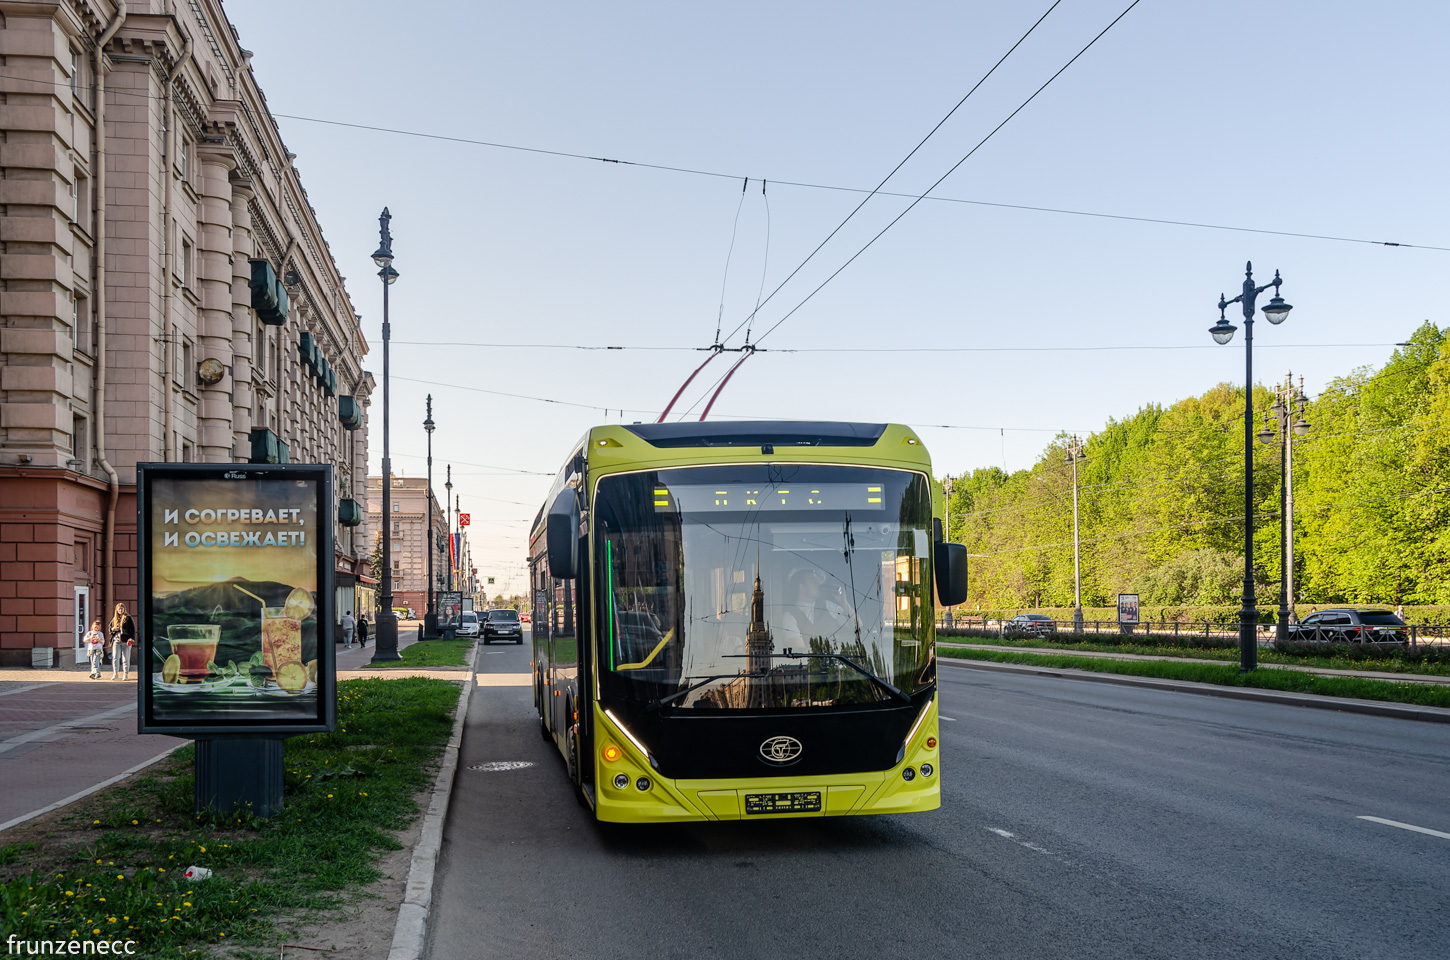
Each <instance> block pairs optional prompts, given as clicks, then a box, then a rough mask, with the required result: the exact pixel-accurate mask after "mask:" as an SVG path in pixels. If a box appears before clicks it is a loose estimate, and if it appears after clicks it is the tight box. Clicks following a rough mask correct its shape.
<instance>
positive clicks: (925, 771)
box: [921, 763, 933, 777]
mask: <svg viewBox="0 0 1450 960" xmlns="http://www.w3.org/2000/svg"><path fill="white" fill-rule="evenodd" d="M932 772H933V771H932V766H931V764H929V763H923V764H922V765H921V775H922V776H923V777H929V776H931V775H932Z"/></svg>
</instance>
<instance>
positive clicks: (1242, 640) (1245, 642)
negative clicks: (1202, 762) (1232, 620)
mask: <svg viewBox="0 0 1450 960" xmlns="http://www.w3.org/2000/svg"><path fill="white" fill-rule="evenodd" d="M1283 282H1284V281H1283V280H1281V279H1280V278H1279V271H1277V270H1275V271H1274V279H1273V280H1272V281H1270V282H1269V283H1266V284H1264V285H1263V286H1254V265H1253V263H1252V262H1250V263H1248V264H1246V265H1245V267H1244V285H1243V292H1242V293H1240V294H1239V295H1238V296H1236V297H1234V298H1233V299H1232V300H1225V299H1224V298H1223V294H1219V295H1218V323H1215V324H1214V325H1213V326H1212V327H1209V329H1208V332H1209V333H1210V334H1212V335H1213V339H1214V342H1215V343H1228V342H1229V341H1230V340H1232V339H1233V337H1234V331H1236V330H1237V329H1238V327H1235V326H1234V325H1233V324H1231V323H1229V322H1228V320H1227V319H1225V318H1224V310H1226V309H1228V306H1229V304H1233V303H1242V304H1243V306H1244V598H1243V606H1242V607H1240V608H1239V669H1240V670H1243V671H1245V672H1247V671H1249V670H1253V669H1255V668H1257V667H1258V665H1259V639H1258V623H1259V610H1258V606H1257V605H1256V603H1255V600H1254V301H1255V300H1256V299H1257V298H1258V296H1259V294H1261V293H1263V292H1264V291H1265V290H1267V289H1269V288H1270V287H1273V288H1274V296H1273V299H1271V300H1270V301H1269V303H1268V305H1267V306H1265V307H1264V318H1265V319H1266V320H1268V321H1269V322H1270V323H1274V324H1278V323H1283V322H1284V318H1285V317H1287V316H1288V315H1289V311H1290V310H1291V309H1293V308H1292V307H1290V306H1289V304H1287V303H1285V302H1284V298H1283V297H1281V296H1279V285H1280V284H1281V283H1283Z"/></svg>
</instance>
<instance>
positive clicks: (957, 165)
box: [755, 0, 1143, 343]
mask: <svg viewBox="0 0 1450 960" xmlns="http://www.w3.org/2000/svg"><path fill="white" fill-rule="evenodd" d="M1142 2H1143V0H1133V2H1132V3H1130V4H1128V6H1127V7H1126V8H1125V9H1124V10H1123V12H1122V13H1120V14H1118V15H1117V16H1116V17H1114V18H1113V20H1112V22H1111V23H1109V24H1108V25H1107V26H1106V27H1103V29H1102V30H1101V31H1100V32H1099V33H1098V35H1097V36H1095V37H1093V38H1092V39H1091V40H1089V41H1088V42H1087V45H1086V46H1084V47H1083V48H1082V49H1081V50H1079V51H1078V52H1077V53H1075V54H1073V55H1072V59H1070V60H1068V61H1067V63H1064V64H1063V65H1062V66H1061V67H1059V68H1058V70H1057V72H1056V73H1054V74H1053V75H1052V76H1050V77H1048V78H1047V80H1046V81H1045V82H1044V83H1043V84H1042V86H1040V87H1038V88H1037V89H1036V90H1034V91H1033V92H1032V95H1031V96H1029V97H1028V98H1027V99H1026V100H1023V101H1022V103H1021V104H1019V105H1018V107H1017V109H1015V110H1013V111H1012V112H1011V113H1009V114H1007V116H1006V118H1004V119H1003V120H1002V122H1001V123H999V124H997V125H996V126H995V127H993V128H992V130H991V131H990V132H989V133H988V134H987V135H986V136H985V137H983V138H982V139H981V140H979V141H977V145H976V146H974V147H972V149H970V150H968V151H967V153H966V155H965V156H963V157H962V158H961V159H960V160H958V161H957V162H956V163H954V164H952V166H951V168H950V169H948V170H947V172H946V173H944V174H942V175H941V176H940V177H938V178H937V180H936V182H934V183H933V184H932V185H931V186H929V187H927V188H926V190H925V191H923V192H922V194H921V195H920V196H919V197H917V198H916V199H915V200H912V201H911V203H909V204H907V205H906V209H905V210H902V211H901V212H900V213H898V214H897V215H896V216H895V217H893V218H892V219H891V221H890V222H889V223H887V224H886V226H884V227H882V228H881V230H880V232H878V233H877V234H876V235H875V236H874V237H872V238H871V239H870V240H867V241H866V243H865V245H864V246H862V247H861V249H859V250H857V251H856V252H855V253H853V254H851V256H850V258H849V259H847V260H846V262H845V263H843V264H841V265H840V266H839V267H837V268H836V269H835V270H834V271H833V272H832V273H831V275H830V276H828V277H826V279H824V280H822V281H821V282H820V284H819V285H818V286H817V287H816V288H815V289H814V290H812V291H811V292H810V293H808V294H806V296H805V299H803V300H801V301H800V302H799V303H797V304H796V305H795V306H794V307H791V308H790V310H789V311H788V312H787V313H786V315H785V316H783V317H781V318H780V319H779V320H777V321H775V323H773V324H771V326H770V328H769V329H768V330H766V331H765V332H764V333H762V334H761V335H760V336H759V337H758V338H757V339H756V341H755V342H756V343H759V342H760V341H761V340H764V339H765V338H766V337H768V336H770V335H771V334H772V333H774V332H775V331H776V330H777V329H778V328H779V327H780V325H781V324H783V323H785V322H786V321H787V320H789V319H790V318H791V317H792V316H793V315H794V314H795V313H796V311H797V310H799V309H801V308H802V307H804V306H805V305H806V304H807V303H809V302H810V301H811V298H812V297H814V296H815V295H816V294H818V293H820V292H821V290H822V289H824V288H825V286H826V285H827V284H828V283H830V282H831V281H832V280H834V279H836V277H838V276H840V275H841V272H842V271H844V270H845V269H846V268H847V267H849V266H850V265H851V264H852V263H854V262H855V261H856V258H857V257H859V256H861V254H863V253H865V252H866V251H867V250H869V249H870V248H871V245H872V244H874V243H875V242H876V241H877V240H880V239H881V237H882V236H884V235H885V234H886V231H888V230H890V229H891V228H892V227H894V226H896V224H897V223H899V222H901V218H902V217H904V216H906V215H907V214H908V213H910V212H911V211H912V210H914V209H916V205H917V204H919V203H921V201H922V200H924V199H925V198H926V197H927V195H928V194H930V193H931V192H932V191H933V190H935V189H936V188H937V187H938V186H940V185H941V184H942V182H943V181H944V180H946V178H947V177H949V176H951V175H952V174H953V173H955V172H956V171H957V170H958V168H960V167H961V165H962V164H964V163H966V162H967V161H968V160H970V159H971V158H972V155H973V154H975V153H976V152H977V151H978V150H980V149H982V147H983V146H984V145H985V144H986V143H987V141H989V140H991V139H992V138H993V137H995V136H996V135H997V131H999V130H1001V129H1002V128H1003V127H1005V126H1006V125H1007V124H1009V123H1011V122H1012V118H1013V117H1015V116H1017V114H1019V113H1021V112H1022V111H1023V110H1025V109H1027V105H1028V104H1030V103H1031V102H1032V101H1033V100H1036V99H1037V96H1038V94H1040V93H1042V91H1044V90H1046V89H1047V88H1048V87H1049V86H1051V84H1052V82H1053V81H1054V80H1056V79H1057V78H1058V77H1060V76H1062V75H1063V73H1065V72H1066V71H1067V69H1068V68H1069V67H1071V66H1072V65H1073V64H1074V63H1076V62H1077V61H1078V58H1079V57H1081V56H1082V55H1083V54H1085V53H1087V52H1088V51H1089V50H1091V49H1092V47H1093V45H1094V44H1096V43H1097V42H1098V41H1099V40H1101V39H1102V38H1103V37H1104V36H1105V35H1106V34H1107V32H1108V31H1109V30H1111V29H1113V27H1115V26H1117V25H1118V22H1119V21H1121V20H1122V19H1123V18H1124V17H1126V16H1127V15H1128V14H1129V13H1132V12H1133V8H1135V7H1136V6H1138V4H1140V3H1142Z"/></svg>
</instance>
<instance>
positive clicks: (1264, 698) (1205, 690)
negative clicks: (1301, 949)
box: [389, 657, 1450, 960]
mask: <svg viewBox="0 0 1450 960" xmlns="http://www.w3.org/2000/svg"><path fill="white" fill-rule="evenodd" d="M937 663H945V664H951V665H953V666H957V667H964V668H966V669H968V670H996V671H998V672H1000V673H1018V674H1023V675H1026V676H1039V677H1058V678H1059V679H1063V680H1086V681H1088V682H1090V683H1113V684H1117V685H1119V686H1125V687H1143V688H1146V689H1149V690H1167V691H1170V692H1174V693H1196V694H1198V695H1199V696H1203V697H1223V698H1226V699H1229V700H1257V701H1259V702H1261V703H1277V704H1281V705H1284V706H1291V707H1309V708H1311V709H1316V710H1336V711H1338V712H1340V713H1358V714H1363V715H1365V716H1371V717H1392V718H1394V719H1397V720H1420V721H1424V722H1428V723H1450V709H1447V708H1444V707H1420V706H1415V705H1414V704H1402V703H1385V702H1383V701H1380V700H1355V699H1351V698H1349V697H1320V696H1315V695H1314V694H1309V693H1290V692H1287V691H1282V690H1256V689H1253V688H1251V687H1220V686H1216V685H1214V684H1211V683H1194V682H1192V681H1189V680H1162V679H1158V678H1156V677H1133V676H1128V675H1126V674H1116V673H1097V672H1094V671H1091V670H1074V669H1071V668H1069V667H1045V666H1044V667H1035V666H1032V665H1031V664H1022V663H997V662H996V661H993V660H962V659H957V658H954V657H938V658H937ZM389 960H392V958H389Z"/></svg>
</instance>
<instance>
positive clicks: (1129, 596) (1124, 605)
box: [1118, 593, 1138, 623]
mask: <svg viewBox="0 0 1450 960" xmlns="http://www.w3.org/2000/svg"><path fill="white" fill-rule="evenodd" d="M1118 622H1119V623H1137V622H1138V595H1137V594H1136V593H1120V594H1118Z"/></svg>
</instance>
